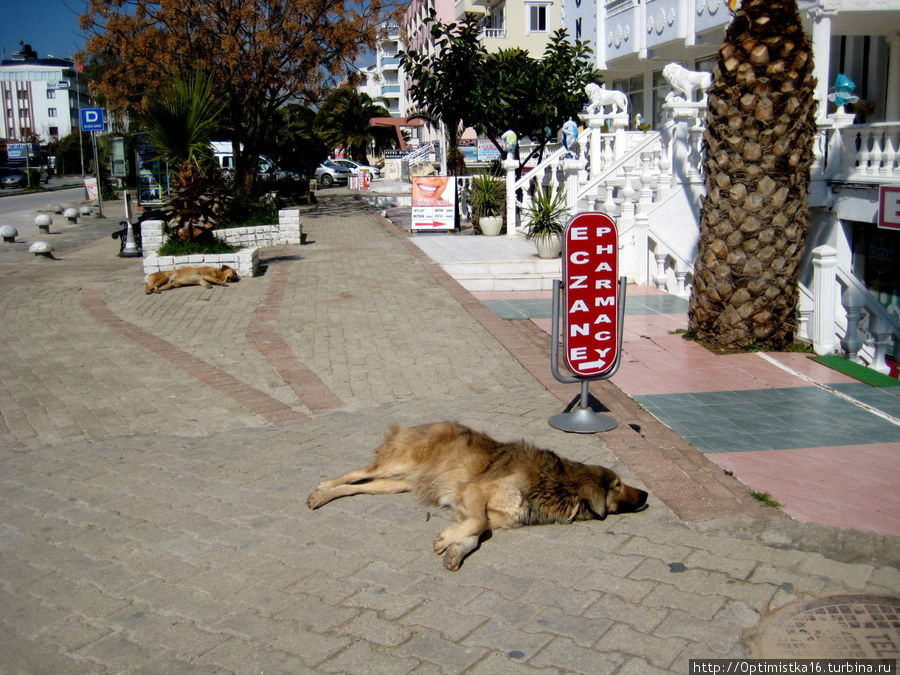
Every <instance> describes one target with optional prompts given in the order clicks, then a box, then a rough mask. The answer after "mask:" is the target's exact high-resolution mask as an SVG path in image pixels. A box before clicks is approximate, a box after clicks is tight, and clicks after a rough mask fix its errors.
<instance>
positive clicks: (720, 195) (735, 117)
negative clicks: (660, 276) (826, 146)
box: [688, 0, 816, 349]
mask: <svg viewBox="0 0 900 675" xmlns="http://www.w3.org/2000/svg"><path fill="white" fill-rule="evenodd" d="M812 71H813V61H812V49H811V47H810V43H809V40H808V39H807V37H806V35H805V34H804V32H803V28H802V26H801V20H800V14H799V12H798V10H797V4H796V1H795V0H743V4H742V5H741V7H740V8H739V9H738V10H737V11H736V12H735V15H734V18H733V20H732V22H731V24H730V25H729V26H728V29H727V31H726V35H725V41H724V42H723V43H722V45H721V46H720V47H719V52H718V54H717V56H716V61H715V66H714V68H713V85H712V87H711V88H710V90H709V107H708V111H707V118H706V131H705V135H704V144H705V152H704V169H705V176H706V192H707V196H706V198H705V200H704V203H703V209H702V213H701V222H700V243H699V251H698V256H697V263H696V267H695V273H694V284H693V291H692V293H691V301H690V310H689V326H688V327H689V329H690V331H691V332H692V333H693V334H694V335H695V336H696V337H698V338H699V339H702V340H707V341H710V342H713V343H716V344H721V345H727V346H733V347H747V346H750V345H753V344H757V345H760V346H762V347H767V348H772V349H783V348H784V347H786V346H788V345H790V344H791V342H792V341H793V336H794V331H795V327H796V314H797V308H796V305H797V300H798V296H797V281H798V275H799V266H800V262H801V258H802V256H803V249H804V244H805V241H806V235H807V231H808V227H809V208H808V204H807V192H808V188H809V169H810V165H811V163H812V158H813V153H812V147H813V140H814V137H815V134H816V122H815V110H816V102H815V97H814V89H815V78H813V76H812Z"/></svg>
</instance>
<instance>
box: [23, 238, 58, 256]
mask: <svg viewBox="0 0 900 675" xmlns="http://www.w3.org/2000/svg"><path fill="white" fill-rule="evenodd" d="M28 252H29V253H34V255H35V256H41V257H43V258H50V259H51V260H56V258H54V257H53V247H52V246H51V245H50V244H48V243H47V242H46V241H36V242H34V243H33V244H32V245H31V246H29V247H28Z"/></svg>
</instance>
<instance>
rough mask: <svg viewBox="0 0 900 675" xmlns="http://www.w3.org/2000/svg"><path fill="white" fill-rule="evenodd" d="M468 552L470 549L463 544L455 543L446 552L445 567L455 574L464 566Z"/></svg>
mask: <svg viewBox="0 0 900 675" xmlns="http://www.w3.org/2000/svg"><path fill="white" fill-rule="evenodd" d="M468 552H469V549H468V548H467V547H466V546H465V545H464V544H463V542H460V541H456V542H453V543H452V544H450V546H448V547H447V550H446V551H444V567H446V568H447V569H448V570H450V571H451V572H455V571H456V570H458V569H459V566H460V565H462V561H463V558H465V557H466V554H467V553H468Z"/></svg>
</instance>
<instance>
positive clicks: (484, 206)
mask: <svg viewBox="0 0 900 675" xmlns="http://www.w3.org/2000/svg"><path fill="white" fill-rule="evenodd" d="M469 204H470V205H471V206H472V218H473V220H474V221H475V224H476V225H478V227H479V228H480V229H481V233H482V234H484V235H486V236H489V237H493V236H496V235H498V234H500V230H501V229H503V210H504V208H505V207H506V184H505V183H504V182H503V181H502V180H500V179H499V178H496V177H494V176H490V175H487V174H480V175H478V176H475V177H474V178H473V179H472V187H471V189H470V190H469Z"/></svg>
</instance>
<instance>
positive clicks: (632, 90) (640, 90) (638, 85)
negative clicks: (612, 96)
mask: <svg viewBox="0 0 900 675" xmlns="http://www.w3.org/2000/svg"><path fill="white" fill-rule="evenodd" d="M612 88H613V89H614V90H616V91H622V92H625V94H627V95H628V114H630V115H631V119H632V120H633V119H634V116H635V115H636V114H637V113H640V114H641V115H642V116H643V117H644V121H645V122H647V121H649V122H651V124H652V121H651V120H648V119H647V118H648V117H649V115H648V111H647V110H645V109H644V75H643V73H641V74H639V75H633V76H632V77H626V78H624V79H621V80H613V83H612Z"/></svg>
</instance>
